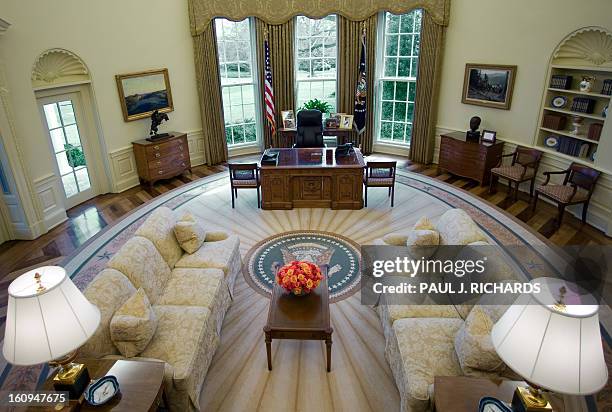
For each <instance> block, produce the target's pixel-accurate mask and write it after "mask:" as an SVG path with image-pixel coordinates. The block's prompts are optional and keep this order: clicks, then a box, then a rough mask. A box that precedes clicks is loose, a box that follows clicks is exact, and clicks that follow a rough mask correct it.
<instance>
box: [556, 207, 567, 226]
mask: <svg viewBox="0 0 612 412" xmlns="http://www.w3.org/2000/svg"><path fill="white" fill-rule="evenodd" d="M558 208H559V216H558V217H557V227H561V223H563V214H564V213H565V205H563V204H559V206H558Z"/></svg>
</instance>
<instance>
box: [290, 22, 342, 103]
mask: <svg viewBox="0 0 612 412" xmlns="http://www.w3.org/2000/svg"><path fill="white" fill-rule="evenodd" d="M336 26H337V23H336V16H335V15H330V16H326V17H324V18H322V19H311V18H308V17H305V16H298V17H297V18H296V29H295V37H296V47H297V52H296V54H295V58H296V62H295V66H296V81H297V96H296V100H297V102H296V106H297V107H298V108H300V107H302V106H303V105H304V103H305V102H307V101H309V100H310V99H315V98H316V99H319V100H323V101H326V102H328V103H330V104H331V105H332V106H333V107H334V110H335V107H336V82H335V80H336V78H337V70H336V66H337V59H338V57H337V27H336ZM313 78H316V79H321V81H308V80H310V79H313ZM323 79H325V81H324V80H323ZM332 80H333V81H332Z"/></svg>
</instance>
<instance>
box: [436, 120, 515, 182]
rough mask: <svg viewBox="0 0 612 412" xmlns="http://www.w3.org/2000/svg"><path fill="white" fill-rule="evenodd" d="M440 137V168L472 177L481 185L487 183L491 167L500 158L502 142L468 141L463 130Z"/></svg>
mask: <svg viewBox="0 0 612 412" xmlns="http://www.w3.org/2000/svg"><path fill="white" fill-rule="evenodd" d="M440 137H441V140H440V159H439V160H438V168H439V169H440V170H447V171H448V172H450V173H452V174H455V175H458V176H462V177H467V178H470V179H474V180H476V181H478V182H479V183H480V184H481V185H486V184H488V183H489V178H490V177H491V169H492V168H494V167H495V166H496V165H497V162H498V161H499V159H500V158H501V155H502V151H503V148H504V142H502V141H496V142H495V143H493V144H487V143H477V142H468V141H466V140H465V132H452V133H446V134H443V135H441V136H440Z"/></svg>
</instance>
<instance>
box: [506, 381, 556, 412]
mask: <svg viewBox="0 0 612 412" xmlns="http://www.w3.org/2000/svg"><path fill="white" fill-rule="evenodd" d="M512 410H513V411H514V412H542V411H547V412H551V411H552V406H550V403H549V402H548V401H547V400H546V399H544V397H542V392H540V391H539V390H538V389H534V388H532V387H529V388H524V387H522V386H519V387H517V388H516V390H515V391H514V396H512Z"/></svg>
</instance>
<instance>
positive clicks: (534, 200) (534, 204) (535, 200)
mask: <svg viewBox="0 0 612 412" xmlns="http://www.w3.org/2000/svg"><path fill="white" fill-rule="evenodd" d="M537 203H538V192H535V193H534V194H533V207H532V209H531V210H532V211H533V212H535V210H536V204H537Z"/></svg>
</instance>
